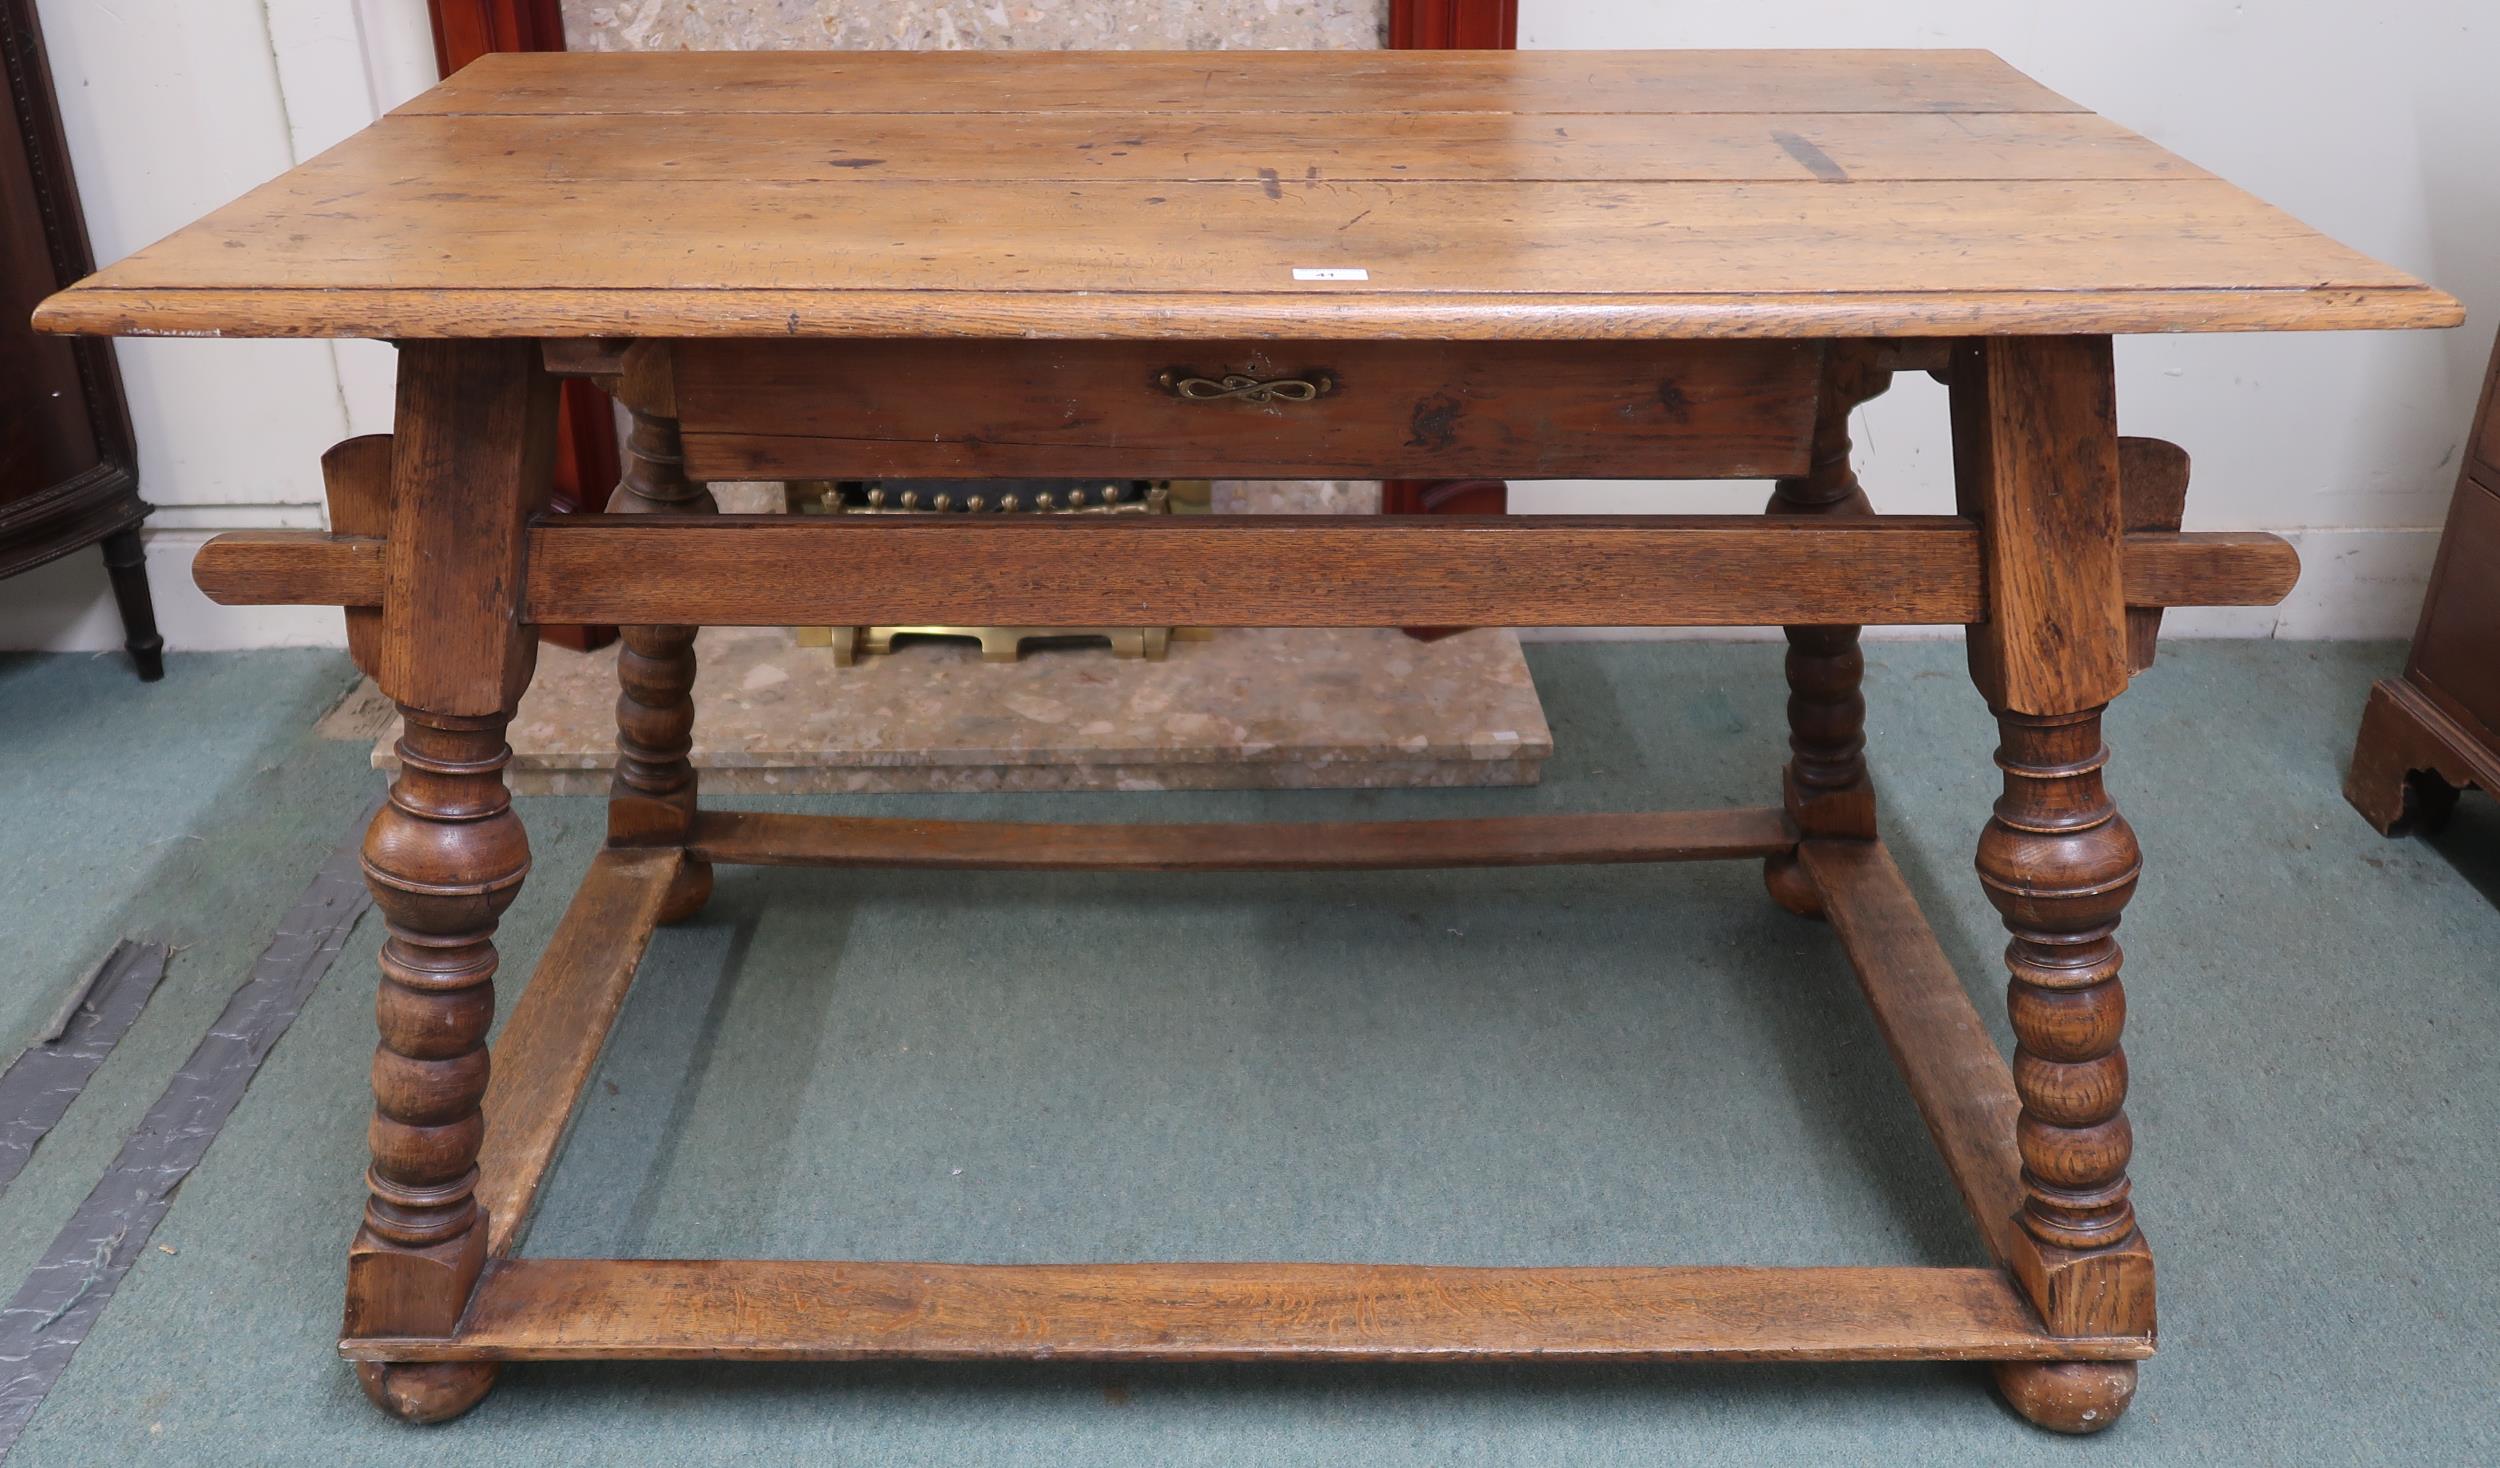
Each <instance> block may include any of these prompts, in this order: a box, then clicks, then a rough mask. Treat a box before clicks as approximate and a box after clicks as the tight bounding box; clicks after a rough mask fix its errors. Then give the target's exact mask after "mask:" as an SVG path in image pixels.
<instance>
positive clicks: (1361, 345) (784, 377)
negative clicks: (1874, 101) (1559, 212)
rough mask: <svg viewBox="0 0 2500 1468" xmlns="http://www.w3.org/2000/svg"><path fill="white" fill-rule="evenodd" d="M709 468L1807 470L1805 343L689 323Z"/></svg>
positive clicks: (1811, 385)
mask: <svg viewBox="0 0 2500 1468" xmlns="http://www.w3.org/2000/svg"><path fill="white" fill-rule="evenodd" d="M674 356H675V367H676V391H677V407H678V414H679V417H680V419H681V421H682V422H683V424H684V426H685V430H686V467H687V471H688V472H689V473H690V474H691V475H693V476H694V477H695V478H697V479H706V480H713V479H846V478H867V477H872V476H875V477H905V478H908V477H912V476H923V477H951V476H982V475H1005V476H1015V475H1031V476H1060V475H1091V474H1101V475H1116V476H1120V477H1124V478H1172V477H1186V478H1209V477H1232V478H1250V479H1259V478H1272V479H1306V478H1373V477H1382V478H1401V479H1444V478H1456V477H1462V476H1474V475H1485V476H1492V477H1503V478H1521V479H1580V478H1658V479H1714V478H1729V479H1744V478H1770V477H1775V476H1777V475H1782V474H1795V473H1800V472H1802V471H1803V470H1804V468H1805V466H1806V459H1807V446H1808V440H1809V439H1810V438H1811V436H1812V434H1813V429H1814V398H1815V386H1816V382H1817V377H1818V373H1819V371H1820V365H1821V347H1820V346H1819V345H1818V344H1816V343H1811V342H1767V341H1765V342H1757V341H1716V342H1605V343H1594V344H1592V343H1561V342H1555V343H1547V342H1499V343H1473V344H1450V343H1437V342H1308V343H1296V342H1273V341H1236V342H1194V343H1187V344H1173V343H1163V342H1125V341H1110V342H1066V341H1034V342H1005V343H1000V342H978V343H974V342H911V341H795V342H753V341H718V342H713V341H693V342H681V343H678V344H677V346H676V348H675V349H674Z"/></svg>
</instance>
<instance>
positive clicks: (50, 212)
mask: <svg viewBox="0 0 2500 1468" xmlns="http://www.w3.org/2000/svg"><path fill="white" fill-rule="evenodd" d="M0 71H5V72H6V74H7V77H8V92H9V97H8V100H9V105H8V107H7V108H6V109H5V110H0V576H13V575H15V574H16V573H18V572H20V571H27V570H32V569H33V568H35V567H37V566H40V565H43V564H45V563H46V562H48V561H53V560H57V559H59V558H60V557H62V556H65V555H68V554H70V553H71V552H72V551H77V550H81V549H84V548H85V547H87V546H91V545H101V546H102V548H103V552H104V567H105V571H106V573H107V574H108V575H109V576H110V577H111V578H112V583H113V599H114V601H115V603H116V604H117V605H118V606H119V608H120V611H121V618H122V635H123V638H124V641H123V646H124V647H126V648H127V649H128V650H129V652H130V659H131V661H132V663H134V664H136V665H137V667H138V670H139V676H140V677H141V678H142V679H145V680H147V681H149V682H154V681H155V680H157V679H159V678H162V677H164V676H165V640H164V639H163V638H162V637H159V636H158V635H157V633H156V608H155V605H154V602H153V600H152V599H151V598H150V597H149V595H148V568H147V557H146V553H145V551H144V550H143V549H142V548H141V546H140V543H139V522H140V521H142V520H144V519H145V518H147V513H148V508H149V507H148V505H147V503H146V502H145V501H144V500H142V499H140V498H139V460H138V454H137V452H136V450H135V447H134V445H133V444H132V442H131V436H130V410H129V407H128V405H127V404H126V403H125V402H124V401H123V399H122V378H121V369H120V367H119V366H118V365H117V364H116V363H115V362H114V360H113V344H112V343H111V342H105V341H58V340H51V339H47V338H45V337H42V336H38V335H36V333H35V332H34V331H33V330H32V329H31V328H30V327H29V326H28V325H27V313H28V312H30V311H32V310H33V309H34V307H35V303H36V302H38V301H41V300H42V299H43V298H44V297H46V296H48V295H50V294H51V293H52V292H54V291H56V290H59V289H60V288H61V287H62V286H65V285H67V284H69V283H70V282H71V281H74V280H76V279H78V278H79V277H80V276H83V275H85V274H87V273H88V272H89V271H91V270H93V269H95V259H94V257H93V256H92V255H91V254H90V253H89V252H88V246H87V223H86V219H85V216H84V215H83V214H82V213H81V212H80V210H79V207H78V185H77V182H76V180H75V179H74V178H73V177H72V176H71V174H70V164H69V140H68V139H67V138H66V137H65V136H64V135H63V134H62V131H61V114H60V108H59V106H58V104H57V102H56V101H55V98H54V95H53V90H52V74H51V70H50V68H49V67H48V66H46V64H45V62H44V53H43V32H42V29H41V28H40V26H38V24H37V23H36V18H35V10H34V4H33V0H0Z"/></svg>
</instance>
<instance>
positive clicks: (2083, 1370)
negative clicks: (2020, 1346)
mask: <svg viewBox="0 0 2500 1468" xmlns="http://www.w3.org/2000/svg"><path fill="white" fill-rule="evenodd" d="M1996 1376H1997V1391H1998V1392H2000V1393H2002V1394H2003V1395H2004V1397H2005V1403H2006V1405H2007V1406H2009V1407H2012V1408H2013V1409H2014V1410H2015V1411H2017V1412H2020V1413H2021V1414H2022V1415H2023V1417H2024V1418H2025V1419H2026V1420H2028V1421H2029V1422H2031V1423H2032V1424H2033V1425H2034V1426H2037V1427H2045V1428H2047V1429H2048V1430H2049V1431H2051V1432H2072V1433H2086V1432H2101V1431H2104V1430H2106V1429H2107V1428H2108V1427H2109V1425H2110V1424H2111V1423H2113V1422H2116V1421H2117V1420H2118V1419H2119V1418H2121V1417H2123V1416H2125V1415H2126V1414H2127V1404H2128V1403H2129V1402H2132V1401H2134V1400H2135V1363H2134V1362H2133V1361H2000V1362H1998V1363H1997V1364H1996Z"/></svg>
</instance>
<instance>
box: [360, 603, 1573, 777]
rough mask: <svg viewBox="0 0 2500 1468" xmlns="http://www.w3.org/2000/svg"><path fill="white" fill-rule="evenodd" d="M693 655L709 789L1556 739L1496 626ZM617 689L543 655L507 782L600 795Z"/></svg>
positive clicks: (704, 643)
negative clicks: (1158, 650)
mask: <svg viewBox="0 0 2500 1468" xmlns="http://www.w3.org/2000/svg"><path fill="white" fill-rule="evenodd" d="M696 656H697V659H698V662H699V665H700V667H701V673H700V675H699V677H698V679H697V684H696V691H695V698H696V704H697V713H696V716H695V749H694V761H695V764H696V766H697V768H699V769H701V770H703V771H704V772H705V773H704V776H703V788H704V789H705V790H706V791H708V792H712V793H716V794H735V793H783V794H813V793H825V792H875V791H934V790H1208V789H1270V788H1279V789H1301V788H1311V789H1319V788H1357V787H1390V786H1447V785H1531V784H1534V783H1536V780H1537V776H1538V773H1539V771H1540V770H1541V768H1542V766H1543V764H1544V762H1545V759H1546V758H1547V756H1549V755H1550V754H1552V752H1553V747H1554V740H1553V733H1552V731H1551V729H1549V728H1548V727H1547V725H1546V722H1545V711H1544V708H1543V706H1542V704H1540V703H1539V701H1538V699H1537V692H1536V684H1535V682H1534V680H1532V679H1531V678H1530V677H1529V674H1528V665H1527V660H1526V659H1525V658H1524V657H1523V656H1522V655H1521V653H1520V650H1519V639H1518V637H1517V636H1516V635H1515V634H1513V633H1511V632H1509V631H1507V630H1503V629H1495V628H1481V629H1478V630H1476V631H1472V632H1466V633H1462V634H1460V635H1458V636H1456V637H1449V638H1444V639H1442V640H1441V641H1438V642H1418V641H1416V640H1414V639H1413V638H1410V637H1407V636H1406V635H1405V634H1404V633H1401V632H1398V631H1395V630H1394V629H1386V628H1364V629H1332V630H1314V629H1307V628H1295V629H1266V628H1225V629H1221V630H1218V631H1216V632H1214V633H1212V634H1210V635H1209V636H1208V637H1207V638H1206V640H1203V641H1196V640H1190V641H1180V640H1176V641H1174V642H1173V644H1172V647H1171V652H1170V655H1169V656H1168V657H1166V658H1165V659H1164V660H1163V661H1160V662H1146V661H1124V660H1121V659H1118V658H1114V657H1112V656H1111V654H1110V653H1109V652H1108V651H1107V650H1105V649H1104V648H1102V647H1101V646H1099V645H1093V646H1071V647H1045V648H1039V649H1036V650H1033V651H1029V652H1027V653H1026V655H1025V656H1024V658H1023V660H1022V661H1020V662H1016V663H1008V664H999V663H984V662H983V661H981V654H980V651H979V649H978V648H976V647H974V646H972V645H971V644H969V643H963V642H953V641H917V642H906V643H903V644H902V645H900V646H899V647H898V648H897V650H896V651H894V652H893V653H890V654H887V655H884V656H879V657H866V658H862V659H861V660H860V662H859V664H858V665H857V666H855V667H850V668H837V667H835V666H834V665H833V658H832V654H831V652H830V651H829V650H827V649H822V648H803V647H800V646H798V645H797V644H796V643H795V641H794V640H793V638H792V634H791V633H790V631H789V629H787V628H781V627H716V628H706V629H704V631H703V632H702V634H701V636H700V638H699V639H698V641H697V644H696ZM615 702H616V649H615V648H613V647H610V648H606V649H603V650H601V651H599V652H594V653H575V652H569V651H566V650H564V649H562V648H555V647H548V648H543V649H541V651H540V654H539V660H538V676H537V678H536V680H535V681H534V682H533V683H532V684H531V685H530V691H529V693H528V695H527V696H526V697H524V698H523V699H522V701H521V709H520V713H519V715H518V716H517V717H516V718H515V719H514V720H513V723H512V747H513V764H512V769H511V773H510V779H511V783H512V787H513V789H514V790H515V791H516V792H518V793H521V794H542V795H576V794H578V795H593V794H604V793H606V790H607V785H608V773H607V772H608V767H609V764H610V762H611V761H612V760H613V759H614V758H615V747H616V746H615V712H614V706H615ZM397 736H398V731H397V729H396V728H393V729H391V730H390V731H388V732H387V733H385V734H384V735H383V737H382V739H381V741H380V743H378V744H377V745H376V746H375V748H374V752H373V763H374V767H375V768H376V769H383V770H389V769H394V768H396V765H397V760H396V758H395V756H394V755H393V753H392V743H393V741H394V740H395V739H396V738H397Z"/></svg>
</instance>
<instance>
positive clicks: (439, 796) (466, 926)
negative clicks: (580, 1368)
mask: <svg viewBox="0 0 2500 1468" xmlns="http://www.w3.org/2000/svg"><path fill="white" fill-rule="evenodd" d="M400 712H401V714H402V715H403V716H404V717H405V719H406V720H407V725H406V732H405V733H404V734H403V735H402V736H401V738H400V741H399V758H400V773H399V777H398V779H397V780H395V781H393V782H392V785H391V797H390V800H389V802H388V803H387V804H385V805H384V806H383V807H382V809H381V811H380V813H379V814H377V815H376V816H375V817H374V819H373V825H372V828H371V829H370V830H369V831H368V832H367V833H366V835H365V851H364V867H365V879H366V881H367V883H368V884H369V885H370V886H371V887H372V889H373V899H374V905H375V906H376V907H377V908H379V909H380V910H381V912H382V917H383V921H384V922H385V923H386V924H387V926H388V931H389V936H388V937H387V938H386V939H384V941H383V944H382V990H381V997H380V999H379V1001H378V1003H377V1004H376V1006H375V1014H376V1018H377V1019H378V1020H379V1022H380V1027H381V1032H382V1043H381V1046H380V1048H378V1049H377V1050H375V1051H374V1054H373V1125H372V1129H371V1139H372V1146H373V1166H372V1168H371V1170H370V1171H369V1172H368V1173H367V1174H366V1184H367V1187H368V1189H369V1191H370V1194H371V1196H370V1197H369V1198H368V1199H367V1201H366V1203H365V1219H364V1226H363V1227H362V1228H361V1229H359V1230H358V1231H357V1234H356V1241H355V1243H354V1245H353V1246H352V1247H351V1248H350V1250H349V1255H348V1280H349V1285H348V1303H347V1327H346V1328H347V1333H348V1334H349V1335H392V1334H404V1335H425V1334H447V1333H449V1331H450V1330H451V1329H452V1327H453V1326H454V1325H456V1324H457V1323H458V1321H459V1317H460V1311H461V1309H462V1307H463V1306H464V1305H465V1304H466V1302H467V1300H468V1295H469V1288H470V1286H471V1285H473V1284H474V1283H476V1281H477V1276H478V1271H479V1270H480V1269H481V1268H482V1267H483V1266H484V1264H485V1259H486V1228H485V1219H484V1215H483V1212H482V1210H480V1209H479V1208H478V1206H477V1203H476V1201H475V1197H474V1195H475V1193H476V1190H477V1154H478V1145H479V1143H480V1142H481V1141H483V1140H484V1138H485V1135H486V1119H485V1117H484V1116H483V1115H482V1114H481V1113H480V1112H479V1110H478V1102H479V1101H480V1100H481V1099H483V1098H484V1096H485V1095H486V1073H487V1055H486V1032H487V1030H488V1028H489V1027H490V1026H492V1025H493V1023H494V1019H495V985H494V978H495V964H496V955H495V944H494V933H495V924H496V922H497V920H498V919H499V918H501V916H502V915H503V910H504V909H505V908H506V907H508V906H510V905H511V903H512V899H513V897H514V895H515V894H516V893H518V892H519V891H520V887H521V881H522V879H523V878H524V877H526V876H527V875H528V874H529V864H530V853H529V839H528V837H527V836H525V835H524V834H523V833H522V830H521V822H520V820H519V818H518V817H516V816H514V815H513V813H512V801H511V798H510V797H509V796H508V795H507V794H506V792H505V789H504V782H503V768H504V765H505V763H506V762H507V761H508V760H509V759H510V758H511V754H512V751H511V749H510V747H509V746H508V745H506V744H505V743H504V726H505V723H506V720H505V719H504V718H503V717H502V716H493V717H486V718H460V717H456V716H450V715H440V714H430V713H427V712H425V711H424V710H421V709H413V708H405V707H403V708H402V709H401V711H400ZM356 1372H357V1376H358V1377H359V1378H360V1379H361V1380H362V1381H363V1383H364V1388H365V1393H366V1395H368V1396H370V1397H371V1398H372V1399H373V1401H374V1403H375V1405H377V1406H380V1407H382V1408H383V1409H384V1410H386V1411H389V1412H391V1413H393V1414H394V1415H397V1416H400V1417H404V1418H408V1419H409V1420H412V1421H419V1422H426V1421H438V1420H440V1419H442V1418H445V1417H450V1416H454V1415H457V1414H458V1413H460V1412H462V1411H465V1410H467V1409H468V1408H469V1407H470V1406H472V1405H474V1404H475V1403H476V1401H477V1399H478V1398H479V1397H480V1396H483V1395H484V1394H485V1391H486V1389H487V1388H488V1387H489V1386H491V1385H492V1384H493V1382H494V1376H495V1368H494V1367H493V1366H491V1365H487V1364H483V1363H473V1362H461V1363H433V1364H409V1363H392V1364H383V1363H376V1362H359V1363H358V1365H357V1368H356Z"/></svg>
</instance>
